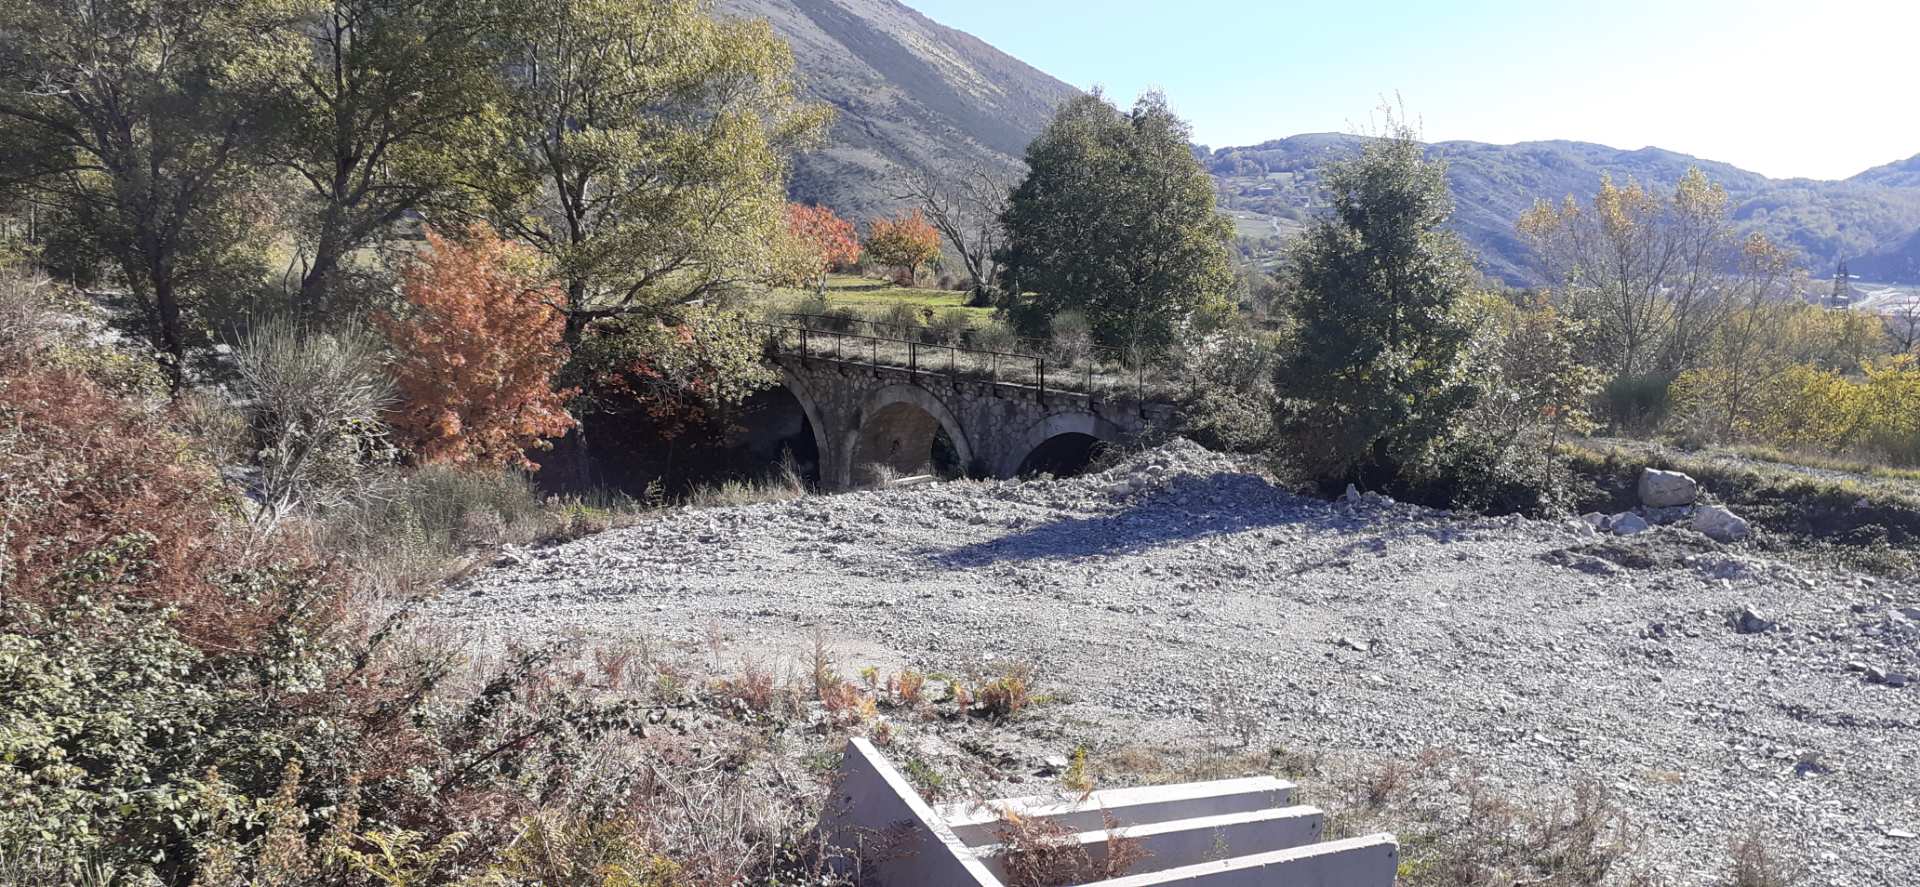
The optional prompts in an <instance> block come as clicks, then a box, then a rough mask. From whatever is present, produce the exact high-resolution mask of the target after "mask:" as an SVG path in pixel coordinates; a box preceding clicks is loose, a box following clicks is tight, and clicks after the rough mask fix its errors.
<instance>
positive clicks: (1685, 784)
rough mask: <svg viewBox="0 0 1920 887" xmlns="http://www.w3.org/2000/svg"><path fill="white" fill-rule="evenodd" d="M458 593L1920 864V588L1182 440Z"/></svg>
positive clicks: (656, 543)
mask: <svg viewBox="0 0 1920 887" xmlns="http://www.w3.org/2000/svg"><path fill="white" fill-rule="evenodd" d="M428 610H429V614H430V616H431V617H432V618H433V619H434V620H435V621H436V622H440V623H444V624H450V625H455V626H459V627H461V628H462V629H464V630H465V631H466V632H467V633H468V634H470V635H471V636H472V637H473V638H474V643H476V644H489V643H491V644H499V643H503V642H523V643H524V642H533V641H537V640H539V639H542V638H558V637H566V636H579V635H581V634H585V635H587V636H589V637H598V638H622V637H636V636H640V635H646V636H648V637H651V638H659V639H678V640H697V639H698V638H699V637H701V636H702V635H703V634H711V633H712V632H713V631H714V626H724V627H725V630H726V631H728V632H731V633H733V635H734V636H735V637H739V638H745V639H746V643H747V645H748V646H749V647H753V646H756V645H757V646H758V648H760V649H762V650H764V651H766V652H767V654H768V655H787V656H791V657H797V656H799V655H802V654H801V652H800V651H802V650H803V649H804V647H805V644H806V641H805V638H806V637H807V636H808V635H809V634H810V633H811V632H814V631H815V630H816V627H817V628H818V630H822V631H826V632H830V633H831V634H832V635H833V636H834V637H835V638H837V639H839V641H840V642H842V643H844V644H847V645H851V647H852V648H854V649H860V650H864V651H868V653H869V654H870V658H872V659H873V660H875V661H882V662H886V661H891V662H895V663H901V664H911V665H913V666H916V667H918V668H921V669H926V670H930V671H932V670H940V671H949V672H953V671H958V670H960V669H963V668H967V667H974V668H978V667H982V665H983V664H985V665H991V663H993V662H996V661H1008V660H1020V661H1025V662H1029V663H1032V664H1033V666H1034V667H1035V669H1036V673H1037V674H1038V675H1039V677H1040V681H1041V683H1042V684H1043V685H1045V687H1047V688H1055V689H1060V690H1063V691H1065V692H1064V694H1063V696H1064V698H1066V699H1068V700H1070V701H1069V702H1068V703H1066V704H1065V705H1064V706H1062V708H1061V711H1062V712H1063V713H1064V715H1065V716H1067V720H1069V721H1070V722H1071V723H1072V724H1073V728H1072V730H1070V731H1064V733H1063V731H1061V730H1059V729H1058V728H1056V729H1055V733H1056V734H1061V735H1058V744H1059V747H1060V749H1061V750H1062V751H1065V750H1070V749H1071V748H1072V747H1073V745H1074V744H1076V743H1079V742H1116V741H1157V742H1167V743H1175V744H1177V743H1180V742H1182V741H1188V742H1199V741H1212V740H1216V739H1218V738H1220V737H1225V736H1230V735H1233V734H1234V733H1236V732H1245V731H1247V730H1251V731H1252V732H1253V733H1255V734H1257V735H1255V736H1253V737H1243V738H1252V740H1253V741H1254V742H1257V743H1261V744H1265V745H1284V746H1286V747H1288V748H1297V749H1324V750H1328V751H1337V752H1340V753H1363V754H1374V755H1379V756H1380V757H1382V758H1383V759H1410V758H1413V757H1415V756H1417V755H1419V754H1420V753H1421V752H1422V751H1423V750H1427V749H1436V748H1437V749H1449V750H1456V751H1459V752H1462V753H1465V754H1466V755H1468V756H1470V757H1472V758H1473V759H1475V760H1477V761H1478V762H1480V763H1482V764H1484V766H1485V768H1486V771H1487V772H1488V774H1489V775H1490V776H1491V777H1492V778H1494V779H1496V780H1498V781H1499V782H1500V783H1502V784H1503V785H1505V786H1506V787H1508V788H1511V789H1513V790H1516V791H1521V792H1528V793H1535V794H1538V795H1539V796H1542V797H1549V796H1552V795H1554V794H1556V793H1559V792H1561V791H1564V790H1566V789H1567V787H1568V786H1570V785H1571V784H1572V783H1573V782H1574V781H1575V780H1580V779H1590V780H1598V781H1599V782H1601V783H1603V784H1605V785H1608V786H1610V787H1611V788H1612V789H1613V792H1614V795H1615V796H1616V798H1617V799H1618V800H1619V801H1620V802H1621V803H1622V804H1623V805H1624V806H1625V807H1626V809H1627V811H1628V812H1629V813H1630V815H1631V816H1632V818H1633V820H1634V822H1635V823H1636V824H1637V825H1638V826H1639V827H1640V828H1642V829H1644V836H1643V839H1642V840H1643V843H1642V846H1641V855H1640V860H1641V861H1643V862H1645V863H1648V864H1651V865H1652V866H1653V867H1654V868H1655V869H1656V871H1658V872H1659V873H1660V874H1662V875H1665V876H1667V877H1668V878H1671V879H1673V880H1674V881H1676V882H1678V883H1683V884H1712V883H1722V882H1724V880H1725V878H1726V874H1727V860H1728V856H1729V854H1728V846H1729V844H1730V843H1731V842H1732V841H1733V840H1735V839H1736V838H1739V837H1741V836H1742V835H1745V834H1746V833H1747V832H1748V831H1749V829H1750V827H1753V826H1758V827H1759V829H1760V830H1761V831H1762V832H1763V833H1766V834H1770V835H1773V836H1777V837H1778V838H1780V839H1781V840H1783V841H1785V842H1787V849H1789V850H1790V851H1793V852H1795V853H1798V854H1799V855H1801V856H1802V857H1803V858H1804V859H1805V861H1806V862H1807V863H1808V865H1809V866H1810V867H1811V868H1812V870H1813V872H1814V873H1815V879H1814V883H1827V884H1849V885H1852V884H1862V885H1913V884H1920V838H1914V837H1912V835H1914V834H1915V833H1920V589H1916V588H1914V587H1912V586H1910V585H1903V584H1899V583H1892V582H1888V581H1886V580H1878V581H1876V580H1875V579H1873V578H1871V577H1866V576H1860V575H1854V574H1849V573H1844V572H1838V571H1834V570H1828V569H1824V568H1816V567H1809V566H1804V565H1795V564H1788V563H1783V562H1780V561H1777V560H1772V559H1768V558H1764V557H1759V556H1755V555H1753V554H1752V553H1750V552H1747V551H1745V550H1744V549H1743V548H1742V547H1740V546H1738V545H1734V546H1722V545H1719V544H1717V543H1713V542H1711V541H1710V540H1707V539H1706V538H1705V537H1703V536H1700V535H1698V534H1696V533H1693V532H1691V531H1689V530H1686V529H1682V528H1673V527H1659V528H1655V529H1654V530H1652V531H1650V532H1647V533H1644V534H1641V535H1638V536H1634V537H1631V538H1614V537H1606V536H1601V535H1597V534H1596V533H1595V532H1594V531H1593V529H1592V528H1591V527H1589V526H1587V525H1586V524H1584V523H1581V522H1579V521H1540V520H1528V519H1522V518H1518V517H1508V518H1487V517H1479V516H1468V515H1456V514H1451V513H1447V512H1441V511H1434V510H1430V509H1425V508H1420V507H1416V506H1411V505H1406V504H1402V503H1396V502H1393V501H1391V500H1389V499H1385V498H1383V497H1379V496H1374V495H1371V494H1361V495H1358V496H1353V497H1349V498H1347V499H1343V500H1340V501H1335V502H1326V501H1321V500H1316V499H1309V498H1303V497H1299V496H1295V495H1292V494H1289V493H1287V492H1284V491H1282V490H1279V489H1277V488H1275V487H1274V486H1273V485H1272V484H1270V483H1269V482H1268V481H1266V480H1264V479H1262V478H1260V477H1258V476H1257V475H1255V474H1251V473H1248V472H1246V471H1243V470H1242V469H1241V467H1240V466H1238V465H1236V464H1235V463H1234V462H1233V461H1232V460H1231V459H1229V458H1227V457H1224V456H1221V455H1218V454H1213V453H1209V452H1207V451H1205V450H1203V449H1201V448H1200V447H1198V446H1195V445H1193V444H1190V443H1187V442H1184V441H1176V442H1174V443H1173V444H1170V445H1167V446H1165V447H1161V448H1159V449H1155V450H1150V451H1147V452H1145V453H1141V454H1138V455H1136V456H1134V457H1132V458H1130V459H1129V460H1128V461H1126V462H1125V463H1124V464H1121V465H1119V466H1117V467H1114V468H1111V469H1109V470H1106V471H1103V472H1099V473H1094V474H1089V475H1086V476H1082V477H1078V478H1072V479H1065V480H1041V481H1029V482H1015V481H993V482H954V483H947V484H936V485H928V486H922V487H914V488H906V489H894V490H884V491H874V492H863V493H850V494H844V495H836V496H814V497H808V498H804V499H798V500H794V501H789V502H780V503H771V504H760V505H752V506H743V507H735V508H719V509H709V510H682V511H676V512H672V513H670V514H668V515H666V516H664V517H661V518H660V519H657V520H652V521H648V522H646V523H643V524H641V525H638V526H635V527H631V528H627V529H622V530H616V531H613V532H608V533H604V534H601V535H598V536H594V537H590V538H586V539H581V540H578V541H574V542H570V543H566V544H562V545H558V546H554V547H551V548H545V549H539V550H533V551H510V552H508V553H507V554H506V555H505V556H503V557H502V558H501V559H500V560H499V562H497V563H496V564H495V565H494V566H493V567H491V568H488V569H485V570H482V571H479V572H478V573H476V574H474V575H472V576H469V577H467V578H466V579H463V580H461V581H460V582H457V583H455V584H453V585H452V586H450V587H449V588H448V589H447V591H446V592H445V593H444V594H443V595H442V596H441V597H439V598H437V599H435V600H434V601H433V602H431V603H430V604H429V605H428ZM1902 681H1904V684H1905V685H1904V686H1900V685H1899V684H1900V683H1901V682H1902ZM1065 734H1071V735H1065Z"/></svg>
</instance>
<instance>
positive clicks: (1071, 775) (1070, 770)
mask: <svg viewBox="0 0 1920 887" xmlns="http://www.w3.org/2000/svg"><path fill="white" fill-rule="evenodd" d="M1060 785H1061V787H1063V788H1065V789H1066V790H1067V791H1070V792H1078V793H1079V794H1082V795H1085V794H1087V793H1088V792H1091V791H1093V785H1094V782H1093V774H1091V773H1089V772H1087V747H1086V746H1084V745H1083V746H1080V747H1078V748H1075V749H1074V750H1073V758H1072V759H1071V760H1069V761H1068V762H1067V771H1066V772H1065V773H1062V774H1060Z"/></svg>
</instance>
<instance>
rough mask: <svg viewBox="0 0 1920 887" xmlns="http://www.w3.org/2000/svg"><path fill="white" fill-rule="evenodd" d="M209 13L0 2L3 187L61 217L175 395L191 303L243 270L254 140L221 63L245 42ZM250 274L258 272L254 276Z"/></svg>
mask: <svg viewBox="0 0 1920 887" xmlns="http://www.w3.org/2000/svg"><path fill="white" fill-rule="evenodd" d="M236 10H237V7H236V5H235V4H233V3H228V2H220V0H101V2H91V3H79V2H63V0H13V2H8V3H5V4H0V132H4V133H5V135H4V136H0V148H4V149H5V150H4V151H0V179H4V180H5V181H7V182H11V183H14V184H19V185H24V186H26V187H27V188H29V189H31V190H34V191H37V192H40V193H39V195H38V196H39V198H40V199H42V200H44V201H45V202H47V203H50V204H54V205H57V206H58V207H60V209H61V213H60V216H61V220H62V223H63V225H66V226H69V227H70V231H68V232H66V233H67V234H69V235H70V240H69V241H68V242H70V243H71V244H73V245H74V246H75V247H76V248H77V249H78V251H79V252H80V253H81V254H82V256H80V257H78V258H77V259H76V260H74V261H71V262H67V261H63V260H62V259H61V258H60V257H54V261H55V263H56V264H70V265H75V266H85V265H91V264H92V263H93V260H95V259H97V260H99V261H100V262H102V263H104V264H105V265H107V266H108V267H109V269H110V270H111V273H112V275H113V278H114V282H115V283H118V284H119V285H121V286H123V287H125V289H126V290H127V292H128V295H129V297H130V300H131V302H132V303H133V306H134V307H135V308H136V309H137V311H136V314H137V315H138V318H139V326H140V331H141V333H142V335H143V336H144V337H145V338H146V339H147V340H148V341H149V343H150V344H151V346H152V347H153V349H154V350H155V351H156V352H157V353H158V354H159V355H160V357H161V358H162V362H163V363H164V364H165V367H166V370H167V373H168V377H169V381H170V382H171V384H172V385H173V386H174V388H175V389H176V390H177V389H178V388H179V387H180V384H181V381H182V378H183V371H184V363H185V360H186V357H187V352H188V348H189V346H190V344H191V343H190V339H193V338H194V333H195V328H196V326H199V327H201V328H204V326H205V325H204V324H199V325H196V322H195V318H194V316H193V313H192V308H193V306H194V302H195V301H196V299H198V298H202V297H204V296H206V295H207V294H208V293H210V292H215V291H218V290H221V289H224V288H227V287H230V286H232V285H233V284H234V282H235V280H236V275H238V274H241V273H244V272H245V270H246V269H247V268H248V260H249V258H250V256H249V254H248V252H247V250H246V247H247V246H248V245H249V244H251V243H253V242H254V241H253V239H252V238H251V237H250V236H249V234H250V216H251V215H252V213H251V212H249V211H248V210H246V209H245V208H244V205H243V203H242V198H243V197H244V196H245V195H246V193H247V190H248V182H247V177H246V175H245V173H246V171H247V164H246V163H245V160H246V158H247V152H248V150H249V148H250V147H251V146H252V144H253V138H254V134H255V133H256V127H255V125H254V124H255V122H256V120H255V118H256V112H257V107H256V105H255V103H253V102H249V101H246V100H245V98H244V96H243V95H242V94H241V93H240V92H239V91H238V90H236V89H234V84H233V83H232V81H231V79H230V77H229V76H228V72H227V71H226V62H227V61H228V60H230V59H232V58H233V57H235V56H236V55H237V54H238V53H239V52H240V46H241V44H242V43H243V42H244V41H245V40H246V39H248V38H247V34H246V29H245V28H244V27H242V22H243V17H242V16H241V14H240V13H238V12H237V11H236ZM255 267H257V266H255Z"/></svg>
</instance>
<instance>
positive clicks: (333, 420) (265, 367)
mask: <svg viewBox="0 0 1920 887" xmlns="http://www.w3.org/2000/svg"><path fill="white" fill-rule="evenodd" d="M234 364H235V366H236V367H237V368H238V369H239V376H240V393H241V397H242V403H244V404H245V414H246V418H247V425H248V428H249V429H250V431H251V433H252V434H251V436H252V444H253V447H252V448H253V457H254V461H255V462H256V463H257V464H258V465H259V467H260V489H259V493H260V500H261V513H262V515H263V517H264V518H265V520H266V522H267V523H269V524H271V523H272V522H273V521H275V520H278V519H279V518H280V517H281V516H282V515H284V514H285V513H286V511H287V510H288V509H290V508H292V507H293V506H295V505H297V504H301V503H305V504H309V505H321V504H327V503H325V502H323V501H319V500H322V499H324V498H326V497H327V496H329V495H330V494H332V495H337V494H338V493H339V492H340V491H342V490H343V489H345V488H347V487H349V486H350V485H351V484H352V483H353V482H354V479H355V477H356V476H357V475H358V474H359V473H360V471H361V468H362V466H363V465H364V464H365V463H366V462H368V461H377V460H378V459H379V456H380V450H381V448H382V445H383V444H384V438H385V433H386V429H385V427H384V426H382V425H381V424H380V421H379V419H378V418H377V417H378V414H379V412H380V410H381V409H382V408H383V407H385V406H386V404H387V403H388V401H389V392H390V391H391V390H392V387H391V385H390V383H389V382H388V380H387V377H386V375H385V373H384V372H383V370H382V367H381V355H380V347H379V344H378V343H377V342H376V341H375V340H374V338H373V337H372V336H370V335H367V334H366V333H364V332H363V331H362V330H360V329H359V328H357V327H351V326H349V327H343V328H342V329H340V330H339V331H337V332H332V333H321V332H317V331H314V330H310V329H306V328H302V327H299V326H296V325H293V324H289V323H284V322H278V321H274V322H268V323H265V324H262V325H260V326H258V327H255V328H254V329H253V330H251V331H250V332H248V333H247V335H246V336H245V337H243V338H242V339H241V340H240V343H239V345H238V347H236V348H235V349H234Z"/></svg>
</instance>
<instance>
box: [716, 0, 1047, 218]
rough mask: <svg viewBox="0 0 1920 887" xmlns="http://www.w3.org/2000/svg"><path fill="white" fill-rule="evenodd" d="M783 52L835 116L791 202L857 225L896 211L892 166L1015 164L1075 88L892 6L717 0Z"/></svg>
mask: <svg viewBox="0 0 1920 887" xmlns="http://www.w3.org/2000/svg"><path fill="white" fill-rule="evenodd" d="M719 9H720V12H721V13H722V14H724V15H734V16H740V17H748V18H764V19H766V20H768V21H769V22H771V23H772V24H773V27H774V30H776V31H778V32H779V33H780V35H781V36H783V37H785V38H786V39H787V40H788V42H790V43H791V44H792V45H793V52H794V59H795V63H796V66H797V68H798V70H799V74H800V77H801V79H802V81H803V82H804V84H805V87H806V90H807V93H808V94H809V96H810V98H811V99H812V100H814V101H819V102H824V103H826V104H828V105H831V106H833V107H834V108H835V109H836V110H837V111H838V112H839V117H838V120H837V121H836V122H835V124H834V128H833V133H832V140H831V144H829V145H828V146H827V147H826V148H825V149H823V150H821V151H818V152H815V153H813V154H810V155H808V156H806V157H803V158H801V159H800V161H799V162H798V164H797V165H796V169H795V171H794V181H793V187H792V191H793V196H794V198H795V199H797V200H803V201H807V202H811V203H821V204H825V205H827V206H831V207H833V208H834V209H835V210H836V211H838V212H840V213H841V214H842V215H845V216H847V217H849V218H853V219H858V220H864V219H867V218H870V217H872V216H874V215H876V214H879V213H883V212H891V211H893V210H894V209H896V208H897V206H898V203H899V202H898V201H897V200H895V199H894V196H893V195H894V194H895V193H897V190H896V189H897V187H898V186H897V177H898V173H897V170H898V169H899V168H903V167H904V168H907V169H927V168H932V169H956V168H966V167H968V166H971V165H976V164H978V165H986V166H989V167H993V168H998V169H1002V170H1011V169H1014V168H1016V167H1018V166H1019V164H1020V156H1021V155H1022V153H1023V152H1025V150H1026V147H1027V143H1028V142H1031V141H1032V140H1033V138H1034V136H1036V135H1039V134H1040V131H1041V130H1042V129H1043V128H1045V127H1046V125H1047V122H1048V121H1049V120H1051V119H1052V117H1053V111H1054V109H1055V108H1056V107H1057V106H1058V105H1059V104H1060V103H1061V102H1062V101H1064V100H1066V99H1067V98H1068V97H1070V96H1072V95H1074V94H1075V93H1076V92H1077V90H1075V89H1074V88H1073V87H1071V86H1068V85H1067V84H1065V83H1062V82H1060V81H1058V80H1055V79H1054V78H1052V77H1049V76H1047V75H1046V74H1044V73H1042V72H1041V71H1039V70H1038V69H1036V68H1034V67H1032V66H1030V65H1027V64H1026V63H1024V62H1022V61H1020V60H1019V59H1016V58H1014V57H1012V56H1010V55H1007V54H1006V53H1003V52H1001V51H999V50H997V49H994V48H993V47H991V46H989V45H987V44H986V43H984V42H982V41H980V40H979V39H977V38H975V37H973V36H971V35H969V34H966V33H964V32H961V31H956V30H954V29H952V28H949V27H946V26H944V25H941V24H939V23H937V22H934V21H932V20H931V19H928V18H927V17H926V16H923V15H921V14H920V13H918V12H915V11H913V10H912V9H909V8H907V7H906V6H904V5H902V4H900V3H897V2H894V0H720V2H719Z"/></svg>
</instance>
